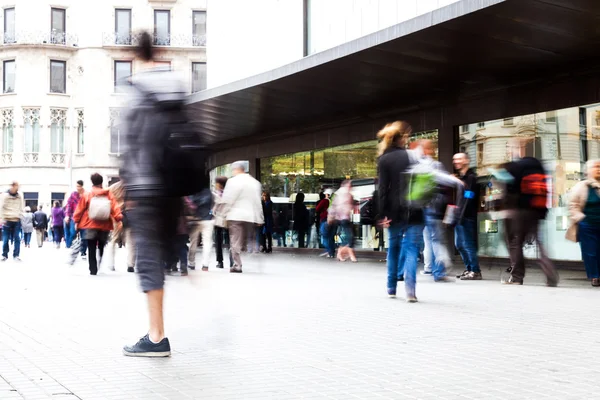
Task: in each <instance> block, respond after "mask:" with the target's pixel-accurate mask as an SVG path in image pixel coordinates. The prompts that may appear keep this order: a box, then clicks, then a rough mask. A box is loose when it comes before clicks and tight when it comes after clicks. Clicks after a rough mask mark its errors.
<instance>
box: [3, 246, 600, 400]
mask: <svg viewBox="0 0 600 400" xmlns="http://www.w3.org/2000/svg"><path fill="white" fill-rule="evenodd" d="M122 253H123V251H121V254H118V259H119V260H120V261H121V262H122V264H121V268H120V270H119V271H117V272H114V273H112V272H104V273H101V274H100V275H98V276H96V277H91V276H89V275H88V274H87V264H85V263H84V262H83V261H78V263H77V264H76V265H75V266H74V267H69V266H67V265H66V264H65V263H64V261H65V259H66V250H64V249H62V250H56V249H52V248H50V247H45V248H43V249H41V250H40V249H37V248H35V249H24V250H23V252H22V258H23V262H22V263H20V264H17V263H15V262H14V261H13V260H9V261H7V262H5V263H2V264H0V296H1V297H0V298H1V301H0V399H1V400H12V399H27V400H34V399H60V400H65V399H69V400H72V399H85V400H88V399H89V400H91V399H145V400H146V399H147V400H150V399H174V400H179V399H278V400H285V399H344V400H345V399H544V398H547V399H600V392H598V388H599V387H600V361H599V360H600V357H598V351H599V349H600V339H599V338H600V333H599V332H600V318H598V312H597V310H596V305H597V304H600V303H599V296H600V289H597V288H596V289H595V288H592V287H591V286H590V285H589V283H587V282H586V281H583V280H582V278H583V277H584V276H583V274H582V273H574V272H568V273H563V280H562V282H561V287H559V288H546V287H545V286H543V279H542V277H541V276H540V274H539V273H537V272H536V271H529V272H531V273H530V275H529V276H528V277H527V278H526V285H525V286H502V285H500V284H499V273H500V272H499V270H498V269H496V270H493V271H488V270H484V271H483V272H484V277H485V278H487V280H485V281H481V282H458V283H454V284H438V283H433V282H432V281H431V280H429V279H426V278H424V277H419V279H420V280H419V283H418V287H417V295H418V297H419V300H420V303H418V304H407V303H405V302H404V301H403V299H401V298H398V299H388V298H387V296H386V294H385V281H386V279H385V274H386V272H385V266H384V264H383V263H377V262H369V263H358V264H350V263H339V262H335V261H331V260H326V259H320V258H316V257H311V258H307V257H301V256H296V255H286V254H281V255H252V256H250V255H246V256H245V257H244V259H245V260H246V261H247V263H246V265H245V267H244V273H243V274H229V273H228V272H227V270H216V269H214V268H212V266H211V271H210V272H208V273H206V272H201V271H191V276H190V277H189V278H182V277H171V278H169V279H168V282H167V294H166V323H167V333H168V335H169V338H170V340H171V344H172V347H173V351H174V352H173V356H172V357H171V358H168V359H139V358H128V357H124V356H122V354H121V348H122V346H123V345H124V344H126V343H131V342H133V341H135V340H137V339H138V338H139V337H140V336H142V335H143V334H144V333H145V329H146V326H147V321H146V318H147V317H146V313H145V307H146V303H145V298H144V295H143V294H141V293H139V291H138V289H137V282H136V279H135V276H134V274H127V273H126V272H125V271H124V269H125V268H124V254H122ZM401 292H402V291H400V293H401Z"/></svg>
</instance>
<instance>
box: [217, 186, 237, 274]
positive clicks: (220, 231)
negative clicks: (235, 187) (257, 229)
mask: <svg viewBox="0 0 600 400" xmlns="http://www.w3.org/2000/svg"><path fill="white" fill-rule="evenodd" d="M226 184H227V177H225V176H218V177H217V178H216V179H215V191H214V193H213V198H214V201H215V204H214V206H213V215H214V216H215V252H216V253H217V268H223V245H224V244H225V243H224V242H225V239H226V237H227V236H228V233H227V221H226V218H225V217H226V216H225V214H224V213H225V203H223V190H224V189H225V185H226ZM231 267H233V258H232V255H231V251H230V252H229V268H231Z"/></svg>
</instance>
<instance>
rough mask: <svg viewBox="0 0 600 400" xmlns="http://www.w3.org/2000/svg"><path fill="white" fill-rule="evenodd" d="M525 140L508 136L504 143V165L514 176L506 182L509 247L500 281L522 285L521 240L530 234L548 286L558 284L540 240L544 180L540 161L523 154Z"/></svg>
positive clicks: (545, 190) (545, 195)
mask: <svg viewBox="0 0 600 400" xmlns="http://www.w3.org/2000/svg"><path fill="white" fill-rule="evenodd" d="M526 145H527V143H526V141H525V139H522V138H514V139H511V140H510V141H509V143H508V146H509V149H510V152H511V154H512V157H513V161H512V162H509V163H507V164H506V165H505V169H506V171H507V172H508V173H509V174H510V175H512V177H513V178H514V179H513V180H512V182H509V183H508V184H507V186H506V192H507V193H506V199H505V202H506V207H505V208H506V215H507V218H506V240H507V247H508V249H509V256H510V264H511V268H510V270H511V276H510V278H509V279H508V280H507V281H505V282H503V283H505V284H509V285H522V284H523V279H524V277H525V258H524V257H523V244H524V243H525V240H526V239H527V238H530V237H533V239H534V240H535V242H536V243H537V245H538V246H539V249H540V266H541V268H542V271H543V272H544V274H545V275H546V284H547V285H548V286H557V285H558V279H559V278H558V273H557V271H556V268H555V266H554V264H553V263H552V261H550V259H549V258H548V255H547V253H546V251H545V249H544V247H543V246H542V243H541V242H540V236H539V226H540V223H541V222H542V220H544V218H546V214H547V212H548V208H547V204H548V194H549V190H548V181H549V179H550V178H549V176H548V175H547V174H546V171H545V170H544V167H543V165H542V163H541V162H540V161H539V160H538V159H536V158H534V157H526V156H525V150H526Z"/></svg>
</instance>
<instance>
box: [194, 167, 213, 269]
mask: <svg viewBox="0 0 600 400" xmlns="http://www.w3.org/2000/svg"><path fill="white" fill-rule="evenodd" d="M209 184H210V182H209V180H208V177H206V178H205V182H204V183H203V185H204V186H205V188H204V189H202V191H201V192H199V193H196V194H194V195H192V196H190V198H189V199H190V202H191V205H192V207H193V210H191V214H192V216H191V220H190V224H189V238H190V250H189V254H188V262H187V264H188V267H189V268H190V269H191V270H194V269H196V250H197V248H198V241H199V240H200V234H202V271H205V272H206V271H208V263H209V262H210V252H211V250H212V247H213V230H214V227H215V221H214V220H213V213H212V209H213V206H214V199H213V193H212V191H211V190H210V188H209Z"/></svg>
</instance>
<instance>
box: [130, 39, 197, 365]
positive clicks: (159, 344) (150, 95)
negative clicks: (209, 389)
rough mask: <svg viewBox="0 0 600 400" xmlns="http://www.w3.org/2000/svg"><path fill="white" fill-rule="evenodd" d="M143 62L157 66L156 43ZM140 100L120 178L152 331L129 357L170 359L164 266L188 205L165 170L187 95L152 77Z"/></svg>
mask: <svg viewBox="0 0 600 400" xmlns="http://www.w3.org/2000/svg"><path fill="white" fill-rule="evenodd" d="M139 43H140V44H139V48H138V53H139V54H138V57H139V58H141V61H142V62H146V63H147V64H148V66H150V65H151V64H152V59H153V48H152V37H151V36H150V35H149V34H148V33H147V32H144V33H142V34H141V35H140V38H139ZM132 84H133V85H132V89H133V90H134V92H135V93H134V96H135V98H134V100H133V102H132V104H131V107H130V109H129V111H128V114H127V118H126V121H125V125H126V129H125V151H124V154H123V165H122V167H121V173H120V174H119V175H120V176H121V178H122V180H123V184H124V186H125V193H126V194H125V201H126V208H127V210H128V220H129V221H130V224H131V230H132V234H133V240H134V242H135V244H136V250H137V260H136V267H137V271H138V277H139V280H140V286H141V289H142V291H143V292H144V293H146V295H147V297H148V311H149V314H150V315H149V316H150V329H149V330H148V334H147V335H145V336H144V337H142V338H141V339H140V340H139V341H138V342H137V343H136V344H134V345H132V346H125V347H124V348H123V352H124V354H125V355H127V356H135V357H166V356H169V355H171V345H170V343H169V339H167V337H166V336H165V330H164V320H163V297H164V281H165V276H164V264H165V262H167V261H169V260H170V259H171V253H170V251H171V248H172V246H171V244H172V240H173V238H174V237H175V235H176V233H177V224H178V222H179V217H180V215H181V207H182V201H181V198H179V197H170V196H169V195H168V194H167V183H168V179H169V177H166V176H165V175H164V173H163V170H162V169H161V167H162V165H161V160H163V154H164V136H163V132H162V131H161V127H162V128H163V129H164V126H165V124H166V123H168V122H166V118H167V113H169V112H171V111H170V110H172V109H173V108H175V107H177V106H179V107H182V105H183V103H184V102H185V95H186V89H185V88H184V87H183V85H182V84H181V82H180V81H179V79H178V78H177V77H176V76H175V75H173V73H171V72H170V71H162V70H161V71H148V72H142V73H139V74H137V75H136V76H134V77H133V78H132Z"/></svg>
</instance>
